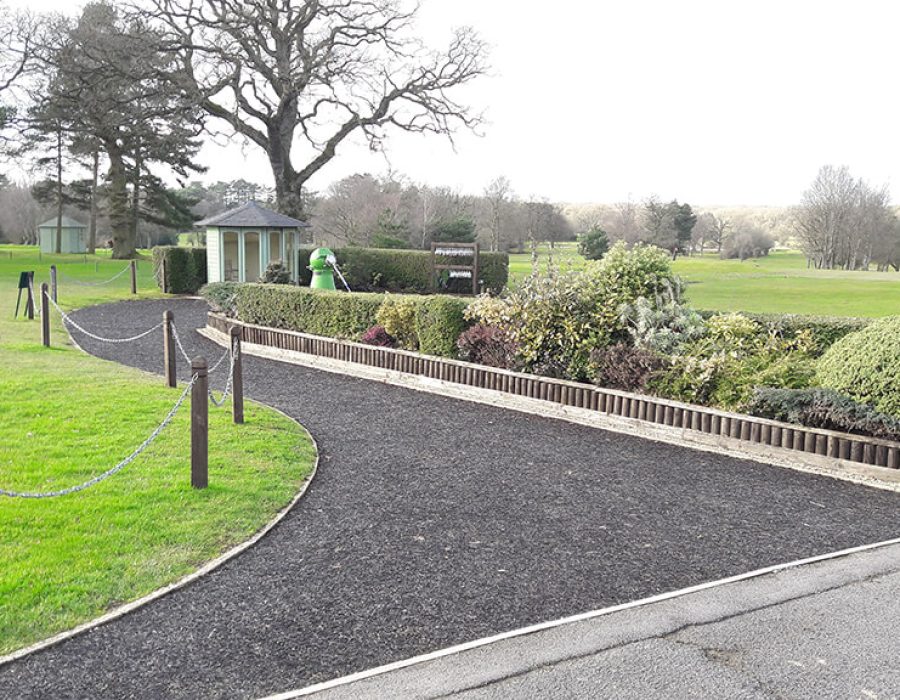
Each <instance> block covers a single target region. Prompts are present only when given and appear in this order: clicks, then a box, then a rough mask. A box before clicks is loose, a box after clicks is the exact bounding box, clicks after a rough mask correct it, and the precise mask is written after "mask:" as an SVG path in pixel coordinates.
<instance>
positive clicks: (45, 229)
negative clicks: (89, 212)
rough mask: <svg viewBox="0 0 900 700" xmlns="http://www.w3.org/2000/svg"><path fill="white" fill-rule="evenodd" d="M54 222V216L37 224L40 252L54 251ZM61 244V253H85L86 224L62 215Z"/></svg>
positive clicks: (55, 220)
mask: <svg viewBox="0 0 900 700" xmlns="http://www.w3.org/2000/svg"><path fill="white" fill-rule="evenodd" d="M56 223H57V219H56V218H55V217H54V218H52V219H50V220H49V221H45V222H44V223H42V224H41V225H40V226H38V237H39V239H40V242H41V252H42V253H55V252H56ZM61 223H62V241H61V243H62V245H61V246H60V252H62V253H85V252H87V234H88V228H87V225H86V224H83V223H81V222H80V221H76V220H75V219H72V218H69V217H68V216H64V217H62V222H61Z"/></svg>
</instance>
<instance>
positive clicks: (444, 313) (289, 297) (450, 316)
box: [201, 282, 468, 357]
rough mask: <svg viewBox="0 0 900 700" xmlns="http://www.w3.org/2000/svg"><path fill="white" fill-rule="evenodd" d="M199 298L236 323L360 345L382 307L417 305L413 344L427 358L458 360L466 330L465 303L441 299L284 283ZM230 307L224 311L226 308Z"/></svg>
mask: <svg viewBox="0 0 900 700" xmlns="http://www.w3.org/2000/svg"><path fill="white" fill-rule="evenodd" d="M201 293H202V294H203V296H204V297H205V298H206V299H207V301H209V303H210V304H211V305H212V306H213V308H214V309H217V310H224V311H225V312H226V313H233V314H234V315H235V316H236V317H237V318H238V319H239V320H241V321H244V322H246V323H253V324H256V325H260V326H269V327H272V328H282V329H285V330H292V331H298V332H301V333H310V334H312V335H322V336H326V337H329V338H342V339H348V340H359V339H360V338H361V337H362V335H363V333H365V332H366V331H367V330H368V329H370V328H371V327H372V326H375V325H379V319H378V311H379V309H381V308H382V305H384V304H385V302H387V303H388V304H393V303H396V301H397V300H403V301H406V300H408V299H409V300H411V301H412V302H413V303H414V304H415V335H416V338H415V339H414V341H412V342H413V343H414V344H415V345H416V346H418V347H419V349H420V350H421V352H423V353H426V354H429V355H440V356H444V357H456V356H457V349H456V341H457V338H459V335H460V333H462V331H463V330H465V328H466V322H465V320H464V318H463V312H464V311H465V309H466V306H467V305H468V301H467V300H465V299H460V298H458V297H448V296H441V295H431V296H415V297H398V296H395V295H386V294H374V293H371V292H354V293H353V294H348V293H346V292H339V291H336V292H330V291H323V290H315V289H309V288H308V287H295V286H290V285H283V284H235V283H233V282H216V283H213V284H208V285H206V286H205V287H204V288H203V289H202V290H201ZM226 307H228V308H226Z"/></svg>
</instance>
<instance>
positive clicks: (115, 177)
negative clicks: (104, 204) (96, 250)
mask: <svg viewBox="0 0 900 700" xmlns="http://www.w3.org/2000/svg"><path fill="white" fill-rule="evenodd" d="M106 154H107V155H108V156H109V180H110V186H109V220H110V224H111V225H112V238H113V250H112V257H113V258H115V259H117V260H128V259H131V258H133V257H134V239H133V238H132V237H131V230H130V229H131V227H130V226H129V223H130V218H131V217H130V216H129V212H128V180H127V176H126V173H125V160H124V158H123V156H122V150H121V148H120V147H119V144H118V143H115V141H108V142H106Z"/></svg>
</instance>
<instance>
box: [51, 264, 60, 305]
mask: <svg viewBox="0 0 900 700" xmlns="http://www.w3.org/2000/svg"><path fill="white" fill-rule="evenodd" d="M57 285H58V283H57V281H56V265H51V266H50V294H51V296H52V298H53V301H59V297H58V296H57V293H56V292H57Z"/></svg>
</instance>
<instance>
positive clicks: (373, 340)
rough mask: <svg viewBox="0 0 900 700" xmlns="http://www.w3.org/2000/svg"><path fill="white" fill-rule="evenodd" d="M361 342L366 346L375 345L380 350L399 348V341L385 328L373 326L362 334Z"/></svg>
mask: <svg viewBox="0 0 900 700" xmlns="http://www.w3.org/2000/svg"><path fill="white" fill-rule="evenodd" d="M359 342H360V343H364V344H365V345H375V346H376V347H379V348H395V347H397V341H396V340H395V339H394V338H393V336H391V335H390V334H389V333H388V332H387V331H386V330H385V329H384V326H372V327H371V328H370V329H369V330H367V331H366V332H365V333H363V334H362V338H360V339H359Z"/></svg>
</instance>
